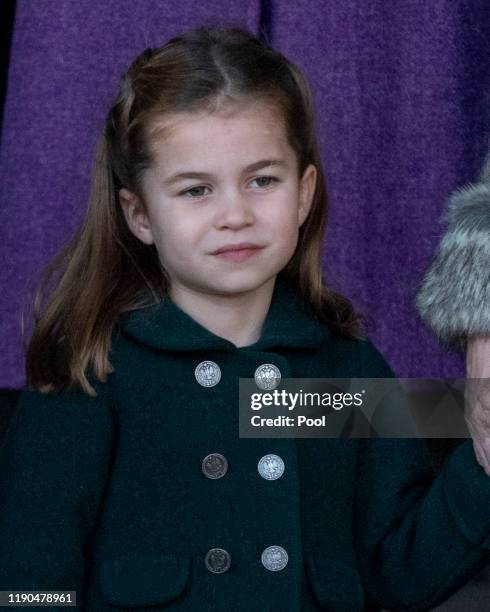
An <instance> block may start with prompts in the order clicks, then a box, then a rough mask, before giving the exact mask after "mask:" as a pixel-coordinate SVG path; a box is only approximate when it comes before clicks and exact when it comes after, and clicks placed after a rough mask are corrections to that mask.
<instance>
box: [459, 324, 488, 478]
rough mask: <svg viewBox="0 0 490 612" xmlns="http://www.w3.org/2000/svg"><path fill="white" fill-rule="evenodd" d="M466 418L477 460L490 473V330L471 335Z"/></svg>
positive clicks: (467, 371)
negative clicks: (482, 333) (487, 332)
mask: <svg viewBox="0 0 490 612" xmlns="http://www.w3.org/2000/svg"><path fill="white" fill-rule="evenodd" d="M466 351H467V352H466V377H467V379H473V380H467V384H466V390H465V420H466V424H467V426H468V430H469V432H470V434H471V437H472V438H473V448H474V450H475V455H476V458H477V460H478V463H479V464H480V465H481V466H482V467H483V469H484V470H485V473H486V474H487V475H488V476H490V334H485V335H480V336H470V337H469V338H468V343H467V349H466Z"/></svg>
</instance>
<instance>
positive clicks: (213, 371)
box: [194, 361, 221, 387]
mask: <svg viewBox="0 0 490 612" xmlns="http://www.w3.org/2000/svg"><path fill="white" fill-rule="evenodd" d="M194 376H195V377H196V380H197V382H198V383H199V384H200V385H202V386H203V387H214V385H217V384H218V383H219V381H220V379H221V370H220V369H219V365H218V364H217V363H215V362H214V361H201V363H200V364H199V365H198V366H197V367H196V370H195V372H194Z"/></svg>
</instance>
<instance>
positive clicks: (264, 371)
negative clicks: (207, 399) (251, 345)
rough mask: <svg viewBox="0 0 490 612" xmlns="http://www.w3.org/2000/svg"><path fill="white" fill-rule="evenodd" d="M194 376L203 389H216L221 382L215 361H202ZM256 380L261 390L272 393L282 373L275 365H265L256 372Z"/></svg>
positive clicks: (218, 368) (219, 370) (219, 371)
mask: <svg viewBox="0 0 490 612" xmlns="http://www.w3.org/2000/svg"><path fill="white" fill-rule="evenodd" d="M194 376H195V377H196V380H197V382H198V383H199V384H200V385H202V386H203V387H214V386H215V385H217V384H218V383H219V381H220V380H221V369H220V367H219V365H218V364H217V363H216V362H214V361H201V363H199V364H198V365H197V367H196V369H195V370H194ZM254 380H255V384H256V385H257V387H259V389H263V390H265V391H271V390H272V389H275V388H276V387H277V386H278V385H279V383H280V382H281V371H280V370H279V368H278V367H277V366H275V365H274V364H273V363H263V364H262V365H260V366H259V367H258V368H257V369H256V370H255V373H254Z"/></svg>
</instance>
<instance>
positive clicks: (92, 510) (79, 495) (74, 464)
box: [0, 385, 115, 605]
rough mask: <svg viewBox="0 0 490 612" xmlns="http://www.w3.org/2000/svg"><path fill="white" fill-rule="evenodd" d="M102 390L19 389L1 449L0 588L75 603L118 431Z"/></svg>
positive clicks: (78, 594)
mask: <svg viewBox="0 0 490 612" xmlns="http://www.w3.org/2000/svg"><path fill="white" fill-rule="evenodd" d="M102 387H103V386H102V385H100V386H96V387H95V388H96V391H97V393H98V396H97V397H91V396H89V395H87V394H85V393H83V392H82V391H80V392H78V391H76V392H74V391H70V392H67V391H65V392H61V393H59V394H48V395H45V394H42V393H40V392H38V391H31V390H28V389H27V388H26V389H23V390H22V392H21V394H20V396H19V402H18V404H17V409H16V412H15V413H14V416H13V417H12V420H11V422H10V424H9V427H8V429H7V432H6V435H5V438H4V440H3V444H2V447H1V448H0V590H3V591H6V590H43V591H44V590H72V591H73V590H75V591H77V605H78V601H79V598H80V597H81V593H82V586H83V581H84V562H85V556H84V555H85V547H86V544H87V542H88V539H89V537H90V534H91V532H92V529H93V527H94V523H95V519H96V515H97V512H98V510H99V507H100V505H101V500H102V498H103V494H104V490H105V486H106V483H107V480H108V474H109V469H110V461H111V451H112V448H113V442H114V433H115V425H114V418H113V413H112V407H111V405H110V402H109V400H108V399H107V398H106V397H105V395H104V391H103V389H102Z"/></svg>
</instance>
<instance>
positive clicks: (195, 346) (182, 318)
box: [119, 275, 330, 351]
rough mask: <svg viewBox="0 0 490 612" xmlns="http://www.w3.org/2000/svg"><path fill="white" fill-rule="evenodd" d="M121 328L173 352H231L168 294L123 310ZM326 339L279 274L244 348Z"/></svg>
mask: <svg viewBox="0 0 490 612" xmlns="http://www.w3.org/2000/svg"><path fill="white" fill-rule="evenodd" d="M119 325H120V327H121V328H122V330H123V331H124V332H125V333H126V334H129V335H130V336H131V337H133V338H135V339H137V340H139V341H140V342H143V343H144V344H147V345H149V346H151V347H153V348H157V349H164V350H173V351H194V350H207V349H218V350H225V351H235V350H237V347H236V346H235V345H234V344H233V343H232V342H230V341H228V340H226V339H225V338H222V337H220V336H217V335H215V334H213V333H212V332H211V331H209V330H208V329H206V328H205V327H203V326H202V325H201V324H200V323H198V322H197V321H196V320H195V319H193V318H192V317H191V316H189V315H188V314H187V313H186V312H184V311H183V310H182V309H181V308H179V307H178V306H177V305H176V304H175V303H174V302H172V300H171V299H170V298H168V297H165V298H163V299H162V300H161V301H160V302H159V303H158V304H156V305H154V306H150V307H147V308H143V309H139V310H134V311H131V312H126V313H123V314H122V315H121V317H120V320H119ZM329 338H330V331H329V330H328V328H327V326H326V325H325V324H322V323H321V322H320V320H319V319H318V318H317V316H316V315H315V314H314V313H313V311H312V310H311V308H310V307H309V305H307V304H306V301H305V300H304V298H303V297H302V295H301V293H300V291H299V290H298V289H296V288H295V287H293V285H292V284H290V282H289V281H288V280H286V279H285V278H283V277H281V275H279V276H278V277H277V279H276V283H275V287H274V292H273V295H272V300H271V305H270V307H269V311H268V313H267V316H266V318H265V321H264V325H263V327H262V334H261V337H260V339H259V340H258V341H257V342H256V343H254V344H252V345H250V346H247V347H243V348H246V349H247V350H267V349H271V348H273V347H298V348H315V347H319V346H320V345H322V344H323V343H324V342H325V341H326V340H328V339H329Z"/></svg>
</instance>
